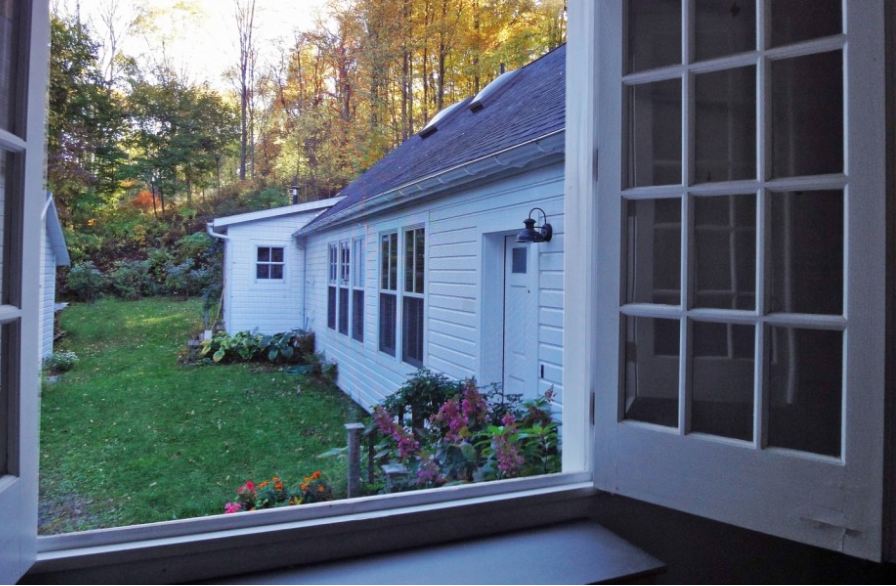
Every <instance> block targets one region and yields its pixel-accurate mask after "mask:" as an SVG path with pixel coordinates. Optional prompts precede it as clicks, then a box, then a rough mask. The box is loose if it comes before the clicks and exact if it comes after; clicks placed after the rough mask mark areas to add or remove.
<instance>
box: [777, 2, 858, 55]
mask: <svg viewBox="0 0 896 586" xmlns="http://www.w3.org/2000/svg"><path fill="white" fill-rule="evenodd" d="M770 22H771V25H772V47H779V46H781V45H789V44H791V43H798V42H800V41H808V40H809V39H817V38H819V37H827V36H830V35H836V34H840V33H841V32H842V31H843V10H842V3H841V0H772V2H771V19H770Z"/></svg>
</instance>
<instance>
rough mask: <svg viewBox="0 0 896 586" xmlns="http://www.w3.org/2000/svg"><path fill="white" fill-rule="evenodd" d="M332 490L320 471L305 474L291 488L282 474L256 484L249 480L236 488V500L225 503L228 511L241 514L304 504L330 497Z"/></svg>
mask: <svg viewBox="0 0 896 586" xmlns="http://www.w3.org/2000/svg"><path fill="white" fill-rule="evenodd" d="M332 498H333V489H332V487H331V486H330V484H329V483H328V482H327V481H326V480H325V479H324V478H323V475H322V474H321V472H320V470H316V471H314V472H312V473H311V474H310V475H308V476H306V477H305V478H304V479H303V480H302V482H300V483H298V484H297V485H295V486H294V487H289V486H288V485H287V484H286V483H285V482H283V480H282V479H281V478H280V477H279V476H274V477H273V478H271V479H270V480H264V481H262V482H259V483H258V484H255V483H254V482H253V481H251V480H247V481H246V482H245V483H244V484H242V485H240V486H239V487H238V488H237V489H236V499H235V500H233V501H228V502H227V503H226V504H225V505H224V512H225V513H239V512H241V511H254V510H257V509H271V508H274V507H283V506H287V505H299V504H302V503H317V502H321V501H327V500H331V499H332Z"/></svg>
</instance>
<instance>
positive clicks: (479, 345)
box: [305, 164, 564, 409]
mask: <svg viewBox="0 0 896 586" xmlns="http://www.w3.org/2000/svg"><path fill="white" fill-rule="evenodd" d="M534 206H539V207H541V208H543V209H544V210H545V212H547V214H548V216H549V218H548V221H549V222H550V223H551V224H552V225H553V227H554V238H553V240H551V242H549V243H542V244H539V245H537V250H538V251H539V258H538V266H539V271H540V275H539V283H540V289H539V310H538V315H537V316H533V319H534V320H537V328H534V331H536V332H537V336H538V360H539V362H540V364H541V365H543V367H544V376H543V378H540V379H539V385H538V386H539V390H540V391H544V390H546V389H547V388H548V387H550V386H551V385H554V387H555V389H556V390H557V391H558V405H557V408H558V409H559V407H560V402H561V401H562V386H561V385H562V368H563V346H562V338H563V329H562V328H563V241H564V235H563V226H564V221H563V168H562V165H559V164H558V165H551V166H548V167H542V168H539V169H533V170H528V171H526V172H523V173H520V174H518V175H515V176H512V177H509V178H505V179H500V180H497V181H494V182H491V183H487V184H483V185H480V186H477V187H472V188H468V189H465V190H463V191H460V192H458V193H455V194H452V195H450V196H446V197H441V198H438V199H431V200H427V201H424V202H421V203H419V204H416V205H414V206H410V207H408V208H406V209H405V210H403V211H400V212H391V213H389V214H383V215H380V216H377V217H375V218H372V219H370V220H369V221H367V222H364V223H359V224H356V225H353V226H350V227H345V228H339V229H333V230H329V231H325V232H321V233H316V234H312V235H311V236H309V237H308V238H307V241H306V249H307V250H306V254H307V259H306V268H307V274H306V279H305V286H306V300H305V307H306V314H307V317H308V321H309V325H310V328H311V329H312V330H314V332H315V333H316V336H317V345H318V349H319V350H321V351H323V352H324V353H325V354H326V356H327V358H328V359H330V360H334V361H336V362H337V363H338V367H339V369H338V371H339V379H338V383H339V386H340V387H341V388H342V389H343V390H344V391H345V392H346V393H348V394H349V395H351V397H352V398H353V399H355V400H356V401H358V402H359V403H360V404H361V405H363V406H364V407H366V408H370V407H371V406H373V405H375V404H377V403H379V402H381V401H382V400H383V399H384V398H385V397H386V396H387V395H389V394H391V393H392V392H394V391H395V390H397V389H398V387H399V386H401V384H402V383H403V382H404V380H405V379H406V378H407V376H408V375H409V374H411V373H413V372H414V371H415V368H414V367H412V366H410V365H407V364H405V363H403V362H401V360H400V353H401V347H400V341H399V342H398V351H397V354H398V356H397V357H393V356H390V355H388V354H384V353H382V352H379V350H378V340H379V337H378V319H377V317H378V295H379V287H378V284H379V281H378V279H379V264H378V262H379V250H378V241H379V235H380V233H381V232H383V231H387V230H390V229H401V228H402V227H405V226H411V225H416V224H421V223H423V224H425V226H426V248H427V251H426V295H425V297H426V301H425V317H426V321H425V328H424V342H425V358H424V366H426V367H427V368H430V369H432V370H436V371H440V372H443V373H445V374H447V375H449V376H451V377H454V378H458V379H462V378H466V377H470V376H475V377H477V380H479V382H480V383H482V384H487V383H491V382H500V381H493V380H484V379H483V376H482V373H483V372H490V371H493V370H494V368H495V365H494V364H483V360H489V361H491V360H492V358H490V356H493V354H492V355H488V354H487V353H486V352H484V351H483V348H484V347H486V346H487V344H485V343H484V342H486V341H488V339H487V338H485V339H484V338H483V336H501V335H502V332H500V331H498V332H495V331H492V330H491V329H488V331H484V329H483V320H484V316H483V309H484V306H485V305H487V303H486V302H485V301H484V299H483V297H484V295H483V286H482V275H483V270H486V269H485V267H484V250H485V246H486V244H485V242H486V239H487V238H489V237H490V236H491V235H500V234H502V233H515V232H516V231H518V230H520V229H521V228H522V220H523V219H524V218H526V216H527V215H528V213H529V210H530V209H531V208H532V207H534ZM362 235H363V236H364V237H365V239H366V240H365V243H366V247H365V250H366V255H365V263H366V271H365V280H366V290H365V315H364V342H363V344H362V343H360V342H357V341H355V340H353V339H352V338H351V336H350V335H349V336H346V335H343V334H339V333H338V332H337V331H334V330H330V329H329V328H327V244H328V243H330V242H336V241H339V240H344V239H349V238H353V237H357V236H362ZM502 242H503V241H502ZM501 262H502V263H503V258H502V259H501ZM502 266H503V264H502ZM399 281H400V278H399ZM496 294H498V295H500V294H501V292H498V293H496V292H494V291H489V292H486V296H491V297H493V296H494V295H496ZM491 309H492V308H491V307H485V311H486V312H488V311H490V310H491ZM400 310H401V308H400V303H399V314H400ZM399 330H400V318H399ZM495 360H500V357H497V358H496V359H495Z"/></svg>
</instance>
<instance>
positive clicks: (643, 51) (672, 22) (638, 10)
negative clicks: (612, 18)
mask: <svg viewBox="0 0 896 586" xmlns="http://www.w3.org/2000/svg"><path fill="white" fill-rule="evenodd" d="M676 63H681V0H629V2H628V71H629V72H633V71H643V70H645V69H653V68H655V67H663V66H665V65H674V64H676Z"/></svg>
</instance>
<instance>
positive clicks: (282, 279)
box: [254, 243, 287, 284]
mask: <svg viewBox="0 0 896 586" xmlns="http://www.w3.org/2000/svg"><path fill="white" fill-rule="evenodd" d="M263 248H267V249H268V260H266V261H264V260H259V259H258V253H259V252H260V251H261V249H263ZM274 249H280V251H281V254H282V255H283V256H282V258H283V260H282V261H280V262H275V261H274V260H273V258H274V256H273V255H274ZM261 265H267V266H268V271H269V272H268V275H269V276H267V277H259V276H258V267H259V266H261ZM274 266H281V267H283V268H282V269H281V270H282V271H283V272H282V276H280V277H279V278H278V277H271V276H270V274H271V273H270V271H271V270H273V267H274ZM286 272H287V268H286V247H285V246H278V245H276V244H268V243H256V245H255V275H254V277H255V282H256V283H272V284H273V283H281V282H286V279H287V275H286Z"/></svg>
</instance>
